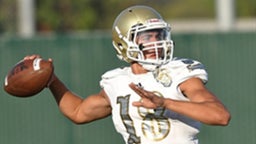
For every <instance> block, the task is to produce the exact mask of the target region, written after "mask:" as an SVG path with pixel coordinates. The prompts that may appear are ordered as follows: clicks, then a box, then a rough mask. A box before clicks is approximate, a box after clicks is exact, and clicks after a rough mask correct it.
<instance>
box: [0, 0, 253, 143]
mask: <svg viewBox="0 0 256 144" xmlns="http://www.w3.org/2000/svg"><path fill="white" fill-rule="evenodd" d="M135 4H143V5H148V6H151V7H153V8H155V9H156V10H157V11H159V13H161V14H162V16H163V17H164V18H165V20H166V21H168V22H169V23H170V24H171V27H172V39H173V40H174V41H175V51H174V55H175V56H178V57H187V58H193V59H197V60H199V61H201V62H202V63H204V64H205V65H206V68H207V70H208V73H209V82H208V83H207V87H208V88H209V89H210V90H211V91H213V92H214V93H215V94H216V95H217V96H218V97H219V99H221V101H222V102H223V103H224V104H225V105H226V106H227V108H228V109H229V110H230V112H231V114H232V120H231V122H230V124H229V125H228V126H226V127H218V126H217V127H214V126H207V125H203V127H202V130H201V133H200V134H199V139H200V141H201V143H202V144H205V143H206V144H216V143H218V144H241V143H243V144H252V143H256V137H255V135H256V123H255V119H256V112H255V111H256V104H255V103H256V97H255V96H256V89H255V86H256V73H255V71H256V64H255V62H254V61H255V56H256V48H255V47H256V1H255V0H208V1H205V0H197V1H192V0H157V1H156V0H108V1H100V0H55V1H53V0H0V82H1V83H2V84H3V83H4V78H5V75H6V74H7V73H8V71H9V70H10V69H11V68H12V67H13V65H14V64H15V63H17V62H18V61H19V60H21V59H22V58H23V57H24V56H26V55H29V54H34V53H36V54H40V55H42V57H44V58H49V57H50V58H53V59H54V64H55V72H56V74H57V75H58V76H59V77H60V79H62V80H63V82H64V83H66V85H67V86H68V87H69V88H70V89H72V90H73V91H74V92H76V93H78V94H79V95H81V96H82V97H86V96H87V95H88V94H91V93H96V92H98V91H99V89H100V88H99V80H100V77H101V75H102V74H103V73H104V72H105V71H107V70H110V69H113V68H116V67H119V66H125V65H127V64H126V63H124V62H122V61H119V60H118V59H117V58H116V56H115V51H114V49H113V46H112V43H111V28H112V23H113V21H114V19H115V18H116V16H117V15H118V14H119V13H120V12H121V11H122V10H123V9H125V8H127V7H129V6H131V5H135ZM0 114H1V116H0V127H1V129H0V144H35V143H36V144H84V143H90V144H103V143H104V144H113V143H114V144H118V143H119V144H121V143H124V142H123V140H122V138H121V136H120V135H119V134H117V133H116V131H115V129H114V126H113V124H112V121H111V118H110V117H109V118H105V119H102V120H98V121H96V122H93V123H89V124H86V125H75V124H73V123H71V122H70V121H69V120H68V119H66V118H65V117H64V116H63V115H62V114H61V113H60V112H59V110H58V107H57V105H56V103H55V101H54V99H53V97H52V96H51V94H50V92H49V91H48V90H47V89H45V90H44V91H42V92H41V93H39V94H37V95H36V96H33V97H30V98H17V97H13V96H10V95H8V94H7V93H6V92H5V91H4V90H3V88H1V89H0Z"/></svg>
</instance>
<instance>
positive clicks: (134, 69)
mask: <svg viewBox="0 0 256 144" xmlns="http://www.w3.org/2000/svg"><path fill="white" fill-rule="evenodd" d="M131 69H132V72H133V73H134V74H143V73H147V72H148V71H147V70H146V69H145V68H143V67H142V66H141V65H140V64H138V63H132V64H131Z"/></svg>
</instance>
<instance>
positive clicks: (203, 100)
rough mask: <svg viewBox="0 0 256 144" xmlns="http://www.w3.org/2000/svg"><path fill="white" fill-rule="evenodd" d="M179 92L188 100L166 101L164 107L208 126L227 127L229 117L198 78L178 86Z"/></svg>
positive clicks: (219, 102)
mask: <svg viewBox="0 0 256 144" xmlns="http://www.w3.org/2000/svg"><path fill="white" fill-rule="evenodd" d="M179 87H180V90H181V92H182V93H183V94H184V95H185V96H186V97H187V98H188V99H189V100H190V101H188V102H185V101H175V100H171V101H170V100H166V101H165V103H164V106H166V107H167V108H169V109H172V110H173V111H176V112H178V113H181V114H184V115H186V116H188V117H191V118H193V119H195V120H198V121H201V122H203V123H205V124H210V125H228V123H229V121H230V118H231V115H230V113H229V111H228V110H227V109H226V107H225V106H224V105H223V104H222V102H221V101H220V100H219V99H218V98H217V97H216V96H215V95H214V94H213V93H211V92H210V91H209V90H208V89H207V88H206V87H205V85H204V83H203V82H202V80H201V79H199V78H190V79H188V80H186V81H184V82H183V83H181V84H180V86H179Z"/></svg>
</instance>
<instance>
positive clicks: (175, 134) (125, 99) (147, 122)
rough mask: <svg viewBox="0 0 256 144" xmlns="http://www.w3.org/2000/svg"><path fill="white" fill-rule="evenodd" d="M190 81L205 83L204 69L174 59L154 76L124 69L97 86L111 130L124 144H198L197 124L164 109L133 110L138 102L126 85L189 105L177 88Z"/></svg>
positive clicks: (198, 65)
mask: <svg viewBox="0 0 256 144" xmlns="http://www.w3.org/2000/svg"><path fill="white" fill-rule="evenodd" d="M192 77H198V78H200V79H201V80H202V81H203V82H207V72H206V70H205V68H204V66H203V65H202V64H201V63H200V62H198V61H195V60H191V59H178V58H175V59H173V60H172V61H170V62H169V63H168V64H166V65H164V66H162V67H161V68H160V69H159V70H158V71H156V72H148V73H145V74H139V75H135V74H133V73H132V71H131V68H130V67H125V68H118V69H114V70H111V71H108V72H106V73H105V74H104V75H102V80H101V82H100V84H101V87H102V88H103V89H104V90H105V92H106V94H107V95H108V97H109V100H110V103H111V106H112V119H113V122H114V125H115V128H116V130H117V131H118V132H119V133H120V134H121V135H122V136H123V138H124V140H125V142H126V144H197V143H198V139H197V137H196V135H197V134H198V132H199V128H200V122H198V121H195V120H192V119H190V118H188V117H185V116H183V115H180V114H178V113H175V112H172V111H171V110H167V109H164V108H157V109H145V108H142V107H140V108H138V107H134V106H133V105H132V102H134V101H139V100H140V99H141V98H140V96H139V95H137V94H136V93H135V92H134V91H133V90H132V89H131V88H130V87H129V84H130V83H135V84H140V85H141V86H142V87H143V88H144V89H145V90H148V91H153V92H155V93H156V94H157V95H159V96H161V97H165V98H171V99H175V100H182V101H189V99H187V98H186V97H185V96H184V95H183V94H182V93H181V91H180V89H179V84H180V83H182V82H184V81H185V80H187V79H189V78H192Z"/></svg>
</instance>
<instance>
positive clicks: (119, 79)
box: [25, 5, 230, 144]
mask: <svg viewBox="0 0 256 144" xmlns="http://www.w3.org/2000/svg"><path fill="white" fill-rule="evenodd" d="M112 36H113V46H114V48H115V50H116V52H117V56H118V58H120V59H121V60H124V61H126V62H128V63H129V64H130V66H129V67H124V68H116V69H113V70H110V71H107V72H106V73H105V74H103V75H102V79H101V81H100V86H101V87H102V89H101V91H100V92H99V93H97V94H92V95H90V96H87V97H86V98H85V99H82V98H81V97H79V96H78V95H76V94H75V93H73V92H72V91H71V90H69V89H68V88H67V87H66V86H65V85H64V84H63V83H62V82H61V80H60V79H59V78H58V77H57V76H56V75H55V74H54V75H53V77H52V79H51V81H50V83H49V85H48V87H49V89H50V91H51V92H52V94H53V95H54V97H55V99H56V101H57V103H58V105H59V108H60V110H61V112H62V113H63V114H64V115H65V116H66V117H68V118H69V119H70V120H72V121H73V122H75V123H88V122H91V121H95V120H97V119H101V118H104V117H107V116H112V119H113V123H114V125H115V128H116V130H117V131H118V132H119V133H120V134H121V135H122V136H123V139H124V141H125V143H126V144H197V143H198V139H197V134H198V132H199V131H200V124H201V123H204V124H208V125H221V126H225V125H228V123H229V120H230V113H229V112H228V110H227V109H226V108H225V106H224V105H223V104H222V102H221V101H220V100H219V99H218V98H217V97H216V96H215V95H214V94H213V93H212V92H210V91H209V90H208V89H207V88H206V87H205V83H206V82H207V80H208V78H207V72H206V70H205V67H204V65H203V64H202V63H200V62H199V61H196V60H192V59H186V58H176V57H173V47H174V46H173V41H172V39H171V29H170V26H169V24H168V23H166V22H165V21H164V19H163V18H162V17H161V15H160V14H159V13H158V12H157V11H155V10H154V9H152V8H151V7H148V6H141V5H136V6H132V7H129V8H127V9H125V10H123V11H122V12H121V13H120V14H119V15H118V16H117V18H116V20H115V22H114V24H113V28H112ZM36 57H39V56H38V55H31V56H27V57H25V59H34V58H36ZM49 60H50V61H51V59H49Z"/></svg>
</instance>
